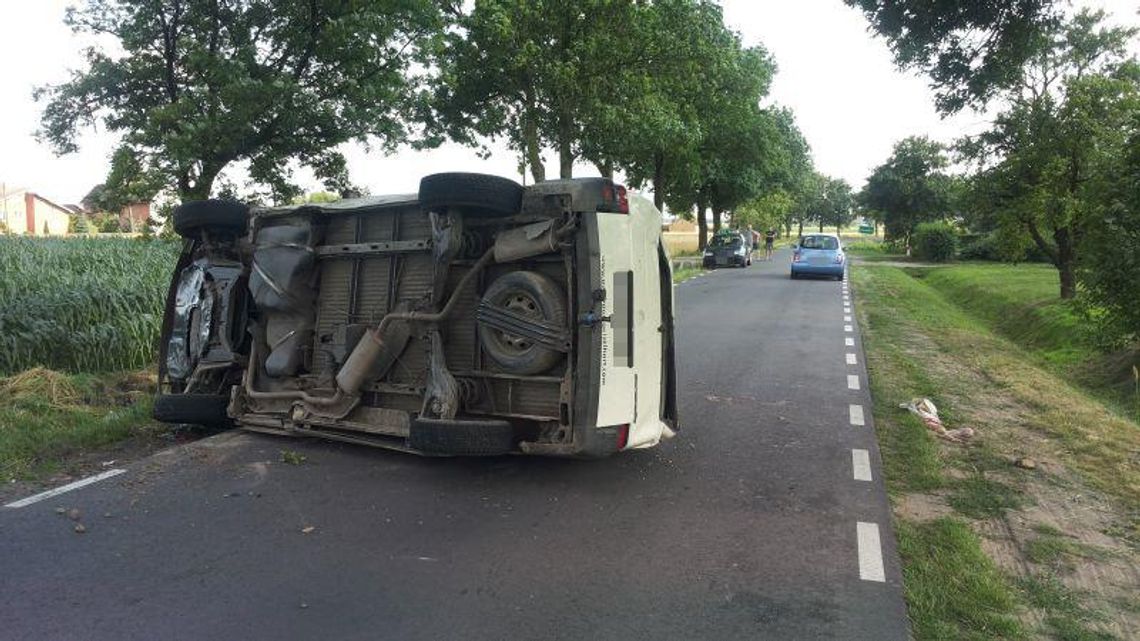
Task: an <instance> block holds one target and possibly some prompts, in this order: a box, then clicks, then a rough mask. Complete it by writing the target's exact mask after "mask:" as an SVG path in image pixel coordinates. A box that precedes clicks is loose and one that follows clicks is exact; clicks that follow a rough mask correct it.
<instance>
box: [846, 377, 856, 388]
mask: <svg viewBox="0 0 1140 641" xmlns="http://www.w3.org/2000/svg"><path fill="white" fill-rule="evenodd" d="M847 389H859V375H858V374H848V375H847Z"/></svg>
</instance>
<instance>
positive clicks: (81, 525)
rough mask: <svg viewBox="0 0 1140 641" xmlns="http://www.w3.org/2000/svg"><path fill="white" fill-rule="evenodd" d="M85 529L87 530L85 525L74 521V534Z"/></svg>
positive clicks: (80, 532) (81, 532)
mask: <svg viewBox="0 0 1140 641" xmlns="http://www.w3.org/2000/svg"><path fill="white" fill-rule="evenodd" d="M86 531H87V526H86V525H83V524H82V523H76V524H75V533H76V534H83V533H84V532H86Z"/></svg>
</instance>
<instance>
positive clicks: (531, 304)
mask: <svg viewBox="0 0 1140 641" xmlns="http://www.w3.org/2000/svg"><path fill="white" fill-rule="evenodd" d="M483 302H484V303H486V304H487V305H491V306H494V307H501V308H505V309H507V310H509V311H512V312H515V313H518V314H522V315H524V316H530V317H533V318H535V319H536V320H541V321H545V322H547V323H554V324H557V325H563V326H564V325H565V324H566V295H565V294H564V293H563V292H562V288H561V287H559V286H558V284H557V283H555V282H554V280H553V279H551V278H550V277H549V276H546V275H544V274H540V273H538V272H532V271H515V272H507V273H506V274H503V275H502V276H500V277H499V278H498V279H496V280H495V282H493V283H491V286H490V287H488V288H487V291H486V293H484V294H483ZM479 343H480V344H481V345H482V346H483V350H484V351H486V352H487V354H488V355H489V356H490V357H491V358H492V359H494V360H495V362H496V363H498V364H499V365H501V366H502V367H503V368H504V369H505V370H506V371H507V372H509V373H511V374H518V375H522V376H526V375H530V374H538V373H540V372H545V371H546V370H548V369H550V368H551V367H553V366H554V365H555V364H556V363H558V362H559V361H560V360H561V359H562V357H563V353H562V352H560V351H558V350H555V349H550V348H548V347H543V346H541V345H539V344H537V343H535V342H534V341H531V340H528V339H527V338H525V337H522V336H517V335H514V334H511V333H509V332H505V331H503V330H500V329H496V328H494V327H487V326H485V325H482V324H480V325H479Z"/></svg>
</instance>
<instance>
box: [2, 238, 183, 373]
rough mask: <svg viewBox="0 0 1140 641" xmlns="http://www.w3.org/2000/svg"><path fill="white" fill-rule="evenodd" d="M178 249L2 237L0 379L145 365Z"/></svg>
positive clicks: (122, 241) (131, 242) (133, 242)
mask: <svg viewBox="0 0 1140 641" xmlns="http://www.w3.org/2000/svg"><path fill="white" fill-rule="evenodd" d="M178 248H179V245H178V243H176V242H168V241H159V240H150V241H146V240H138V239H126V238H86V237H81V238H30V237H22V236H0V375H4V374H13V373H16V372H21V371H24V370H26V369H30V368H33V367H48V368H51V369H55V370H63V371H68V372H97V371H126V370H135V369H142V368H145V367H149V366H150V365H151V364H152V363H153V362H154V356H155V354H154V350H155V345H156V344H157V342H158V331H159V326H160V324H161V322H162V311H163V303H164V301H165V296H166V290H167V287H168V286H169V284H170V277H171V271H172V269H173V267H174V261H175V257H176V256H177V254H178Z"/></svg>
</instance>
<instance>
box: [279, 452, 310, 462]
mask: <svg viewBox="0 0 1140 641" xmlns="http://www.w3.org/2000/svg"><path fill="white" fill-rule="evenodd" d="M306 460H308V459H307V457H306V456H305V455H304V454H301V453H298V452H294V451H293V450H281V462H282V463H286V464H288V465H300V464H302V463H304V462H305V461H306Z"/></svg>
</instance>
